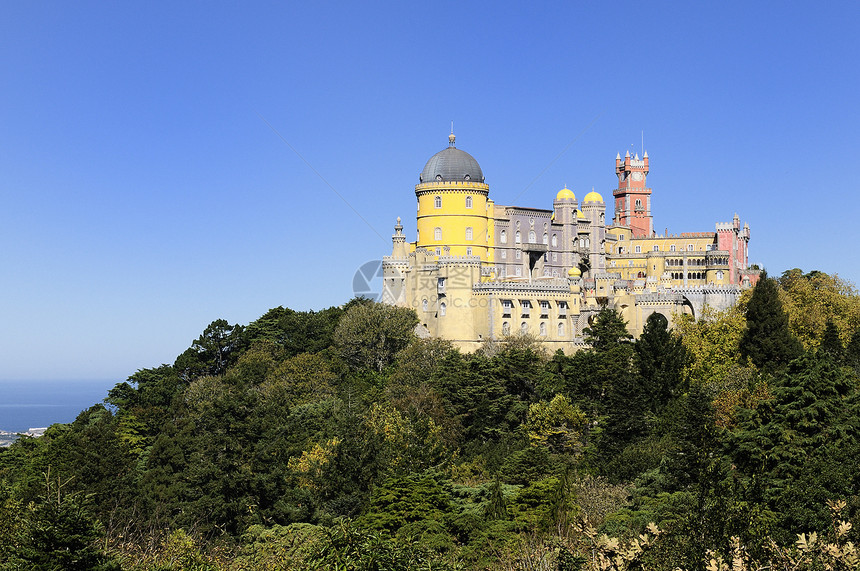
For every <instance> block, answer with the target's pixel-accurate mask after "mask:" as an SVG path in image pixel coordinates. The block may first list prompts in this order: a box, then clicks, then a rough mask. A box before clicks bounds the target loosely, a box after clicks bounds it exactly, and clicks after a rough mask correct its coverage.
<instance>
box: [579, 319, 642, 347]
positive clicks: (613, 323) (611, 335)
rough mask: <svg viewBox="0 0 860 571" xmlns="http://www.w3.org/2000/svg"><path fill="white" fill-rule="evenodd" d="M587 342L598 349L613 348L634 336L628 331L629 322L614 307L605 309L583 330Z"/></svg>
mask: <svg viewBox="0 0 860 571" xmlns="http://www.w3.org/2000/svg"><path fill="white" fill-rule="evenodd" d="M583 333H585V342H586V343H588V344H589V345H591V346H592V347H594V349H596V350H597V351H604V350H608V349H612V348H614V347H616V346H618V345H619V344H621V343H625V342H627V341H629V340H631V339H633V336H632V335H630V333H629V332H628V331H627V322H626V321H624V318H623V317H621V314H620V313H618V311H616V310H614V309H603V310H601V311H600V313H598V314H597V317H596V318H595V319H594V323H592V324H591V325H590V326H589V327H586V328H585V329H584V330H583Z"/></svg>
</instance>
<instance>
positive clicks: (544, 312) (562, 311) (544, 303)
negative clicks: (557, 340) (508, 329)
mask: <svg viewBox="0 0 860 571" xmlns="http://www.w3.org/2000/svg"><path fill="white" fill-rule="evenodd" d="M555 303H556V305H557V306H558V316H559V317H561V318H563V317H567V310H568V305H567V302H566V301H564V300H558V301H556V302H555ZM538 305H539V306H540V314H541V317H547V316H548V315H549V310H550V308H551V307H552V306H551V304H550V302H549V301H548V300H545V299H542V300H540V301H539V302H538ZM519 307H520V314H521V315H522V316H523V317H527V316H528V315H529V314H530V313H531V309H532V302H531V301H530V300H528V299H521V300H519ZM513 308H514V300H512V299H503V300H502V315H503V316H510V315H511V312H512V311H513Z"/></svg>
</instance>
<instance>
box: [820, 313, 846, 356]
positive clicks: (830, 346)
mask: <svg viewBox="0 0 860 571" xmlns="http://www.w3.org/2000/svg"><path fill="white" fill-rule="evenodd" d="M818 353H819V355H821V356H824V357H828V358H830V359H833V361H834V362H836V363H841V362H842V360H843V358H844V356H845V348H844V347H843V346H842V340H841V339H840V338H839V328H838V327H837V326H836V324H835V323H833V320H832V319H828V320H827V325H826V326H825V328H824V333H823V334H822V335H821V344H820V345H819V346H818Z"/></svg>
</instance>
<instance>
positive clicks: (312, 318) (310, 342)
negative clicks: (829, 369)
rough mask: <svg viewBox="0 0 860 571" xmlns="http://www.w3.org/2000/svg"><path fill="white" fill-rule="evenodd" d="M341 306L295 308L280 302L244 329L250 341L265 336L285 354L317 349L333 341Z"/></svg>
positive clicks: (296, 353) (321, 348)
mask: <svg viewBox="0 0 860 571" xmlns="http://www.w3.org/2000/svg"><path fill="white" fill-rule="evenodd" d="M344 311H345V310H344V309H342V308H339V307H330V308H328V309H323V310H322V311H294V310H292V309H289V308H284V307H281V306H278V307H275V308H273V309H270V310H269V311H267V312H266V313H265V315H263V316H262V317H260V318H259V319H257V320H256V321H253V322H251V323H250V324H249V325H248V327H247V328H246V330H245V336H246V338H247V341H248V342H249V343H253V342H254V341H257V340H261V339H265V340H268V341H271V342H273V343H275V344H277V345H278V346H280V347H281V348H282V349H283V350H284V354H285V356H286V357H293V356H296V355H299V354H301V353H318V352H320V351H323V350H324V349H327V348H328V347H330V346H331V345H332V344H333V343H334V331H335V328H336V327H337V323H338V321H339V320H340V318H341V316H342V315H343V313H344Z"/></svg>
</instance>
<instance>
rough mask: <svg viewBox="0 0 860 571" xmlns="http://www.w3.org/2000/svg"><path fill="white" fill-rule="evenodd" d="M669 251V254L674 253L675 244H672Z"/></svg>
mask: <svg viewBox="0 0 860 571" xmlns="http://www.w3.org/2000/svg"><path fill="white" fill-rule="evenodd" d="M669 251H670V252H674V251H675V244H672V245H671V246H669Z"/></svg>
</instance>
